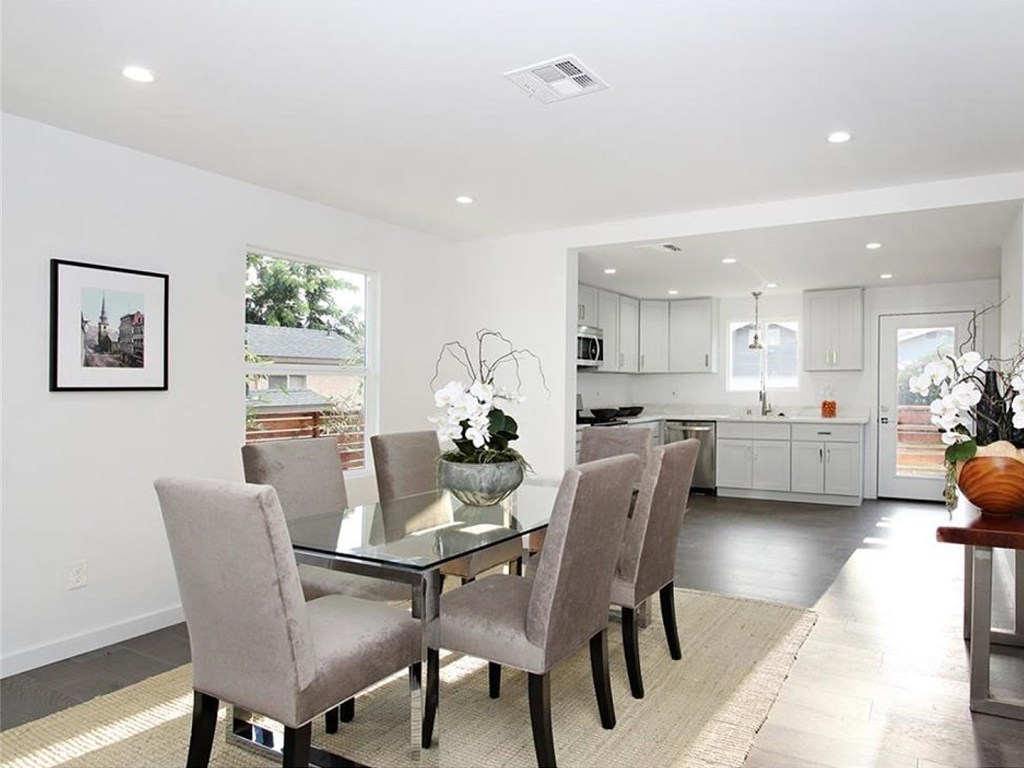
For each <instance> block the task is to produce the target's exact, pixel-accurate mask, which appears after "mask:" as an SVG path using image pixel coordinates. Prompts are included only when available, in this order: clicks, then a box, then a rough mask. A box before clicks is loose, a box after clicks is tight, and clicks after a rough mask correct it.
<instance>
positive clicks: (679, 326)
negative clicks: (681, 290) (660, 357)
mask: <svg viewBox="0 0 1024 768" xmlns="http://www.w3.org/2000/svg"><path fill="white" fill-rule="evenodd" d="M668 362H669V371H671V372H672V373H714V372H715V371H717V370H718V302H717V301H715V300H714V299H711V298H704V299H680V300H676V301H670V302H669V355H668Z"/></svg>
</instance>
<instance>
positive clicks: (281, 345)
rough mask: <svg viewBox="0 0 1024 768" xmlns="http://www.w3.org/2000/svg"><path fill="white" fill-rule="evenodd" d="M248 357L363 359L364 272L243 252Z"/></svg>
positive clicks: (311, 361)
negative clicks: (244, 258) (244, 256)
mask: <svg viewBox="0 0 1024 768" xmlns="http://www.w3.org/2000/svg"><path fill="white" fill-rule="evenodd" d="M246 265H247V271H246V286H245V324H246V325H245V328H246V333H245V336H246V350H247V353H248V355H249V357H250V362H268V363H275V362H276V363H292V364H302V365H348V366H354V367H362V366H364V365H365V364H366V276H365V275H363V274H361V273H358V272H348V271H346V270H342V269H328V268H327V267H321V266H319V265H316V264H306V263H303V262H300V261H292V260H290V259H282V258H279V257H276V256H268V255H265V254H260V253H254V252H250V253H247V254H246Z"/></svg>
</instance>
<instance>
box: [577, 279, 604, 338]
mask: <svg viewBox="0 0 1024 768" xmlns="http://www.w3.org/2000/svg"><path fill="white" fill-rule="evenodd" d="M577 298H578V302H577V307H576V321H577V324H578V325H593V326H595V327H597V328H600V327H601V326H600V325H599V324H598V322H597V288H593V287H591V286H589V285H581V286H579V291H578V293H577Z"/></svg>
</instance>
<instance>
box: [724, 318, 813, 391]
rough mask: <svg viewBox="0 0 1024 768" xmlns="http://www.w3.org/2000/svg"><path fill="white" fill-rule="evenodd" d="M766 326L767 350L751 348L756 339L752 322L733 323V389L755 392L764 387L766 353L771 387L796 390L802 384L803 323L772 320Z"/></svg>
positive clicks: (731, 339) (730, 368)
mask: <svg viewBox="0 0 1024 768" xmlns="http://www.w3.org/2000/svg"><path fill="white" fill-rule="evenodd" d="M762 327H763V331H762V336H761V342H762V343H763V344H764V350H757V349H750V344H751V342H753V340H754V324H753V323H752V322H733V323H730V324H729V389H731V390H739V391H754V390H756V389H757V388H758V387H759V386H760V379H761V355H762V354H763V355H764V359H765V378H766V381H767V384H768V386H769V387H772V388H775V389H785V388H793V389H795V388H796V387H798V386H799V383H800V382H799V366H798V359H797V349H798V343H797V342H798V336H799V323H797V322H795V321H785V322H783V321H771V322H766V323H764V324H763V326H762Z"/></svg>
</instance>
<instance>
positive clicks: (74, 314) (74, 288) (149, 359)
mask: <svg viewBox="0 0 1024 768" xmlns="http://www.w3.org/2000/svg"><path fill="white" fill-rule="evenodd" d="M167 289H168V277H167V275H161V274H158V273H156V272H142V271H141V270H137V269H123V268H121V267H105V266H101V265H99V264H84V263H82V262H78V261H64V260H63V259H51V260H50V391H51V392H57V391H64V390H70V391H87V390H103V389H110V390H139V389H167V295H168V293H167Z"/></svg>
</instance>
